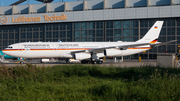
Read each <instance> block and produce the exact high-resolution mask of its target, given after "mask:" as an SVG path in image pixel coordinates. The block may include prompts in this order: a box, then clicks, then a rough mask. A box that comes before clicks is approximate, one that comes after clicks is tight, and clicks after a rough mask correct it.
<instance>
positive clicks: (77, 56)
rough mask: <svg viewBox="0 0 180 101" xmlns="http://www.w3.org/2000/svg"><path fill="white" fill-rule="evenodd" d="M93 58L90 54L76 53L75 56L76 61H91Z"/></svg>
mask: <svg viewBox="0 0 180 101" xmlns="http://www.w3.org/2000/svg"><path fill="white" fill-rule="evenodd" d="M89 58H91V54H90V53H75V54H74V59H76V60H84V59H89Z"/></svg>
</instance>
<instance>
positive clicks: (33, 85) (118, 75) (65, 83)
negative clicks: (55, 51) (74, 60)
mask: <svg viewBox="0 0 180 101" xmlns="http://www.w3.org/2000/svg"><path fill="white" fill-rule="evenodd" d="M179 85H180V70H179V69H173V68H160V67H140V68H133V67H132V68H114V67H109V68H105V67H100V66H96V65H94V66H90V65H69V66H68V65H63V66H54V67H45V68H44V67H36V66H35V65H30V64H27V65H26V66H24V67H23V66H20V67H10V68H8V67H6V66H4V65H2V66H1V67H0V101H1V100H2V101H4V100H5V101H12V100H13V101H16V100H17V101H18V100H20V101H21V100H25V101H32V100H34V101H38V100H39V101H41V100H50V101H56V100H60V101H74V100H76V101H91V100H93V101H132V100H133V101H142V100H144V101H159V100H161V101H162V100H163V101H171V100H172V101H178V100H179V99H180V87H179Z"/></svg>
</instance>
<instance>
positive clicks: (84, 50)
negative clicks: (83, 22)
mask: <svg viewBox="0 0 180 101" xmlns="http://www.w3.org/2000/svg"><path fill="white" fill-rule="evenodd" d="M162 25H163V21H157V22H156V23H155V24H154V25H153V26H152V27H151V29H150V30H149V31H148V32H147V34H146V35H145V36H144V37H143V38H142V39H140V40H138V41H136V42H120V41H118V42H24V43H16V44H12V45H9V46H8V48H5V49H4V50H3V53H5V54H7V55H10V56H13V57H21V58H74V59H75V60H80V61H81V62H82V63H88V62H92V63H99V64H101V63H102V62H103V61H102V59H99V58H101V57H109V56H111V57H115V56H116V57H117V56H127V55H132V54H137V53H140V52H143V51H146V50H149V49H152V48H153V47H155V46H159V45H162V44H167V43H170V42H175V41H176V40H172V41H169V42H165V43H160V42H157V40H158V37H159V34H160V31H161V28H162ZM85 60H89V61H85Z"/></svg>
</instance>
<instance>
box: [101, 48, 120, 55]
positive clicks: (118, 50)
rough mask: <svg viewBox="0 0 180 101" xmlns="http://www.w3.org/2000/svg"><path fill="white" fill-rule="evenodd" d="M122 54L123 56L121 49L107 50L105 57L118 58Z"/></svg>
mask: <svg viewBox="0 0 180 101" xmlns="http://www.w3.org/2000/svg"><path fill="white" fill-rule="evenodd" d="M121 54H122V51H121V50H120V49H105V50H104V55H105V56H117V55H121Z"/></svg>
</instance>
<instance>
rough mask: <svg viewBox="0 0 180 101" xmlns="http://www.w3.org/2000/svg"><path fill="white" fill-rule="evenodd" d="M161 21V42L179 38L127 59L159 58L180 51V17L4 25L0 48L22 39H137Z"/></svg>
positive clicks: (76, 40)
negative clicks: (163, 54)
mask: <svg viewBox="0 0 180 101" xmlns="http://www.w3.org/2000/svg"><path fill="white" fill-rule="evenodd" d="M157 20H161V21H164V24H163V27H162V30H161V33H160V36H159V39H158V41H159V42H166V41H170V40H178V41H177V42H174V43H170V44H167V45H162V46H159V47H155V48H153V49H151V50H149V51H147V52H146V53H140V54H135V55H132V56H128V57H126V58H127V59H138V57H139V56H141V57H142V59H156V56H157V53H165V52H167V53H178V52H179V49H180V47H178V45H180V40H179V39H180V18H171V19H143V20H119V21H118V20H117V21H94V22H75V23H52V24H34V25H16V26H11V25H8V26H1V27H0V39H1V40H0V48H1V50H2V49H3V48H5V47H7V46H8V45H10V44H13V43H19V42H29V41H30V42H37V41H42V42H48V41H50V42H56V41H58V39H60V40H62V41H63V42H103V41H106V42H109V41H110V42H113V41H126V42H133V41H137V40H138V39H140V38H142V37H143V36H144V35H145V34H146V33H147V31H148V30H149V29H150V28H151V27H152V25H153V24H154V23H155V22H156V21H157Z"/></svg>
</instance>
